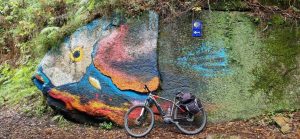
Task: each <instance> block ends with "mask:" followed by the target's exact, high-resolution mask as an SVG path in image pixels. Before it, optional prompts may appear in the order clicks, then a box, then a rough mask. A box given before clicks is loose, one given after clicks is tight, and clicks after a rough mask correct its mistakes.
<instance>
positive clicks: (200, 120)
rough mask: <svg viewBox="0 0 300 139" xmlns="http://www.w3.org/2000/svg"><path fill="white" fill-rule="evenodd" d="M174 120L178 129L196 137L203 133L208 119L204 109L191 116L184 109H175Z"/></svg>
mask: <svg viewBox="0 0 300 139" xmlns="http://www.w3.org/2000/svg"><path fill="white" fill-rule="evenodd" d="M173 118H174V119H173V120H174V122H175V125H176V127H177V128H178V129H179V130H180V131H181V132H183V133H185V134H188V135H194V134H198V133H199V132H201V131H202V130H203V129H204V127H205V126H206V122H207V117H206V113H205V111H204V108H202V109H201V110H200V111H199V112H198V113H197V114H191V113H190V112H188V111H186V110H184V109H183V108H179V107H177V106H176V107H175V110H174V115H173Z"/></svg>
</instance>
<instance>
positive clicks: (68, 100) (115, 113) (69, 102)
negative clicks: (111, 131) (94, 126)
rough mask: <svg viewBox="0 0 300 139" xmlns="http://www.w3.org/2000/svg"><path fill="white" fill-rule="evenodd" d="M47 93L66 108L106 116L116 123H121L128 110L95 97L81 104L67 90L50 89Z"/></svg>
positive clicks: (76, 97) (78, 99)
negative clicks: (107, 103) (61, 102)
mask: <svg viewBox="0 0 300 139" xmlns="http://www.w3.org/2000/svg"><path fill="white" fill-rule="evenodd" d="M49 95H50V96H51V97H53V98H55V99H58V100H61V101H63V102H64V103H65V105H66V109H67V110H73V109H76V110H79V111H81V112H85V113H87V114H89V115H92V116H100V117H107V118H108V119H110V120H112V121H114V122H115V123H117V124H118V125H123V118H124V117H123V116H124V114H125V112H126V111H127V110H128V108H125V107H123V108H121V107H120V108H119V107H112V106H109V105H106V104H105V103H103V102H101V101H99V100H96V99H94V100H90V101H89V102H87V103H85V104H82V103H81V102H80V97H79V96H75V95H71V94H69V93H67V92H61V91H59V90H56V89H52V90H50V91H49Z"/></svg>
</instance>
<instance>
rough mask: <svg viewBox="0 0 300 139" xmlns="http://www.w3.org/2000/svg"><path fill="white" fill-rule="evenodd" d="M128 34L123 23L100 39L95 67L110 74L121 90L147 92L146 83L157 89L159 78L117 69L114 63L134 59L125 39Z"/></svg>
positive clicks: (151, 88)
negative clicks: (131, 73)
mask: <svg viewBox="0 0 300 139" xmlns="http://www.w3.org/2000/svg"><path fill="white" fill-rule="evenodd" d="M127 34H128V26H126V25H121V26H120V28H119V29H116V30H113V31H112V33H111V34H110V35H109V36H107V37H105V38H104V39H102V40H100V42H99V45H100V47H99V49H98V50H97V52H96V56H95V57H94V64H95V67H96V68H97V69H98V70H100V71H101V73H103V74H104V75H107V76H109V77H110V78H111V79H112V81H113V83H114V84H115V85H116V86H117V87H118V88H119V89H121V90H133V91H137V92H144V93H145V92H147V91H146V90H145V89H144V85H147V86H148V88H149V89H150V90H151V91H154V90H157V88H158V86H159V78H158V77H157V76H156V77H153V78H152V79H150V80H145V79H141V78H138V77H136V76H133V75H129V74H128V73H126V72H124V71H122V70H120V69H116V68H115V67H114V66H113V63H121V62H127V61H132V60H134V57H132V56H131V55H129V54H128V52H127V51H128V50H127V49H126V48H127V47H126V45H127V44H126V43H124V39H125V37H126V35H127Z"/></svg>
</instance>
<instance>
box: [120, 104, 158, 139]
mask: <svg viewBox="0 0 300 139" xmlns="http://www.w3.org/2000/svg"><path fill="white" fill-rule="evenodd" d="M124 119H125V120H124V122H125V123H124V125H125V129H126V131H127V133H128V134H129V135H131V136H133V137H143V136H146V135H147V134H148V133H149V132H150V131H151V130H152V128H153V126H154V114H153V111H152V110H151V109H150V108H149V107H147V106H144V105H136V106H133V107H131V108H130V109H129V110H128V111H127V113H126V114H125V118H124Z"/></svg>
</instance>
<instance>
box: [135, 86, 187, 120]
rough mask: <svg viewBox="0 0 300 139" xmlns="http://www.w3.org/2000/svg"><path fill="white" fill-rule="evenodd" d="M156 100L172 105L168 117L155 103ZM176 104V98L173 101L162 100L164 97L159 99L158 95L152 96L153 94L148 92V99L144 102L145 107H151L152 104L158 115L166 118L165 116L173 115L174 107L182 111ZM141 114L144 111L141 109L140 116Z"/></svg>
mask: <svg viewBox="0 0 300 139" xmlns="http://www.w3.org/2000/svg"><path fill="white" fill-rule="evenodd" d="M156 99H162V100H165V101H168V102H171V103H172V104H171V105H172V107H171V113H170V115H167V114H166V112H165V111H164V110H163V109H162V108H161V106H160V104H159V103H158V102H157V101H156ZM178 103H179V102H176V98H174V100H173V101H172V100H170V99H167V98H164V97H160V96H158V95H154V94H152V92H150V93H149V96H148V98H147V99H146V101H145V106H147V105H149V106H150V107H151V106H152V105H153V104H154V105H155V107H156V108H157V110H158V112H159V114H160V115H162V116H163V117H166V116H172V115H173V111H174V108H175V107H178V108H179V109H180V110H183V109H182V108H180V106H179V105H178ZM183 111H184V110H183ZM143 112H144V110H143V109H142V112H141V115H142V114H143ZM141 115H140V116H141Z"/></svg>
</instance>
